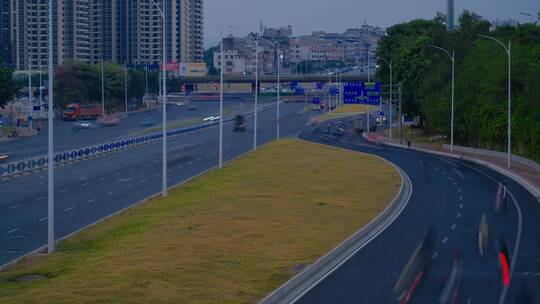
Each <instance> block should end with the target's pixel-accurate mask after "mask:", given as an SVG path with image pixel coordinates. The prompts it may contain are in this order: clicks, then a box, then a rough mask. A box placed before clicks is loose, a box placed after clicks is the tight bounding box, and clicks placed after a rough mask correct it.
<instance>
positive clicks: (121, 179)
mask: <svg viewBox="0 0 540 304" xmlns="http://www.w3.org/2000/svg"><path fill="white" fill-rule="evenodd" d="M130 180H131V178H120V179H118V181H119V182H121V183H125V182H129V181H130Z"/></svg>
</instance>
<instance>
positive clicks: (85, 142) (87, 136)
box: [0, 95, 270, 161]
mask: <svg viewBox="0 0 540 304" xmlns="http://www.w3.org/2000/svg"><path fill="white" fill-rule="evenodd" d="M252 99H253V97H251V96H249V95H246V96H239V97H235V98H228V99H227V102H226V104H225V110H226V115H234V114H239V113H245V112H249V111H253V103H252V102H250V100H252ZM268 101H270V100H269V99H268V98H266V99H263V100H262V101H261V103H263V102H268ZM218 115H219V103H217V102H194V103H192V104H190V105H186V106H184V107H178V106H176V105H173V104H171V105H168V106H167V121H168V122H169V123H174V122H178V121H187V122H189V120H190V119H192V120H193V119H196V118H205V117H209V116H218ZM161 117H162V113H161V108H158V109H155V110H150V111H143V112H131V113H130V114H129V115H127V116H126V117H125V118H124V119H122V120H121V121H120V123H119V124H118V125H117V126H111V127H99V126H98V124H95V123H94V124H93V125H94V126H95V127H96V128H92V129H84V130H78V129H77V128H75V127H74V123H73V122H70V121H63V120H61V119H56V120H55V122H54V125H55V127H54V134H55V141H54V149H55V151H66V150H71V149H75V148H79V147H83V146H89V145H94V144H96V143H100V142H106V141H108V140H112V139H115V138H125V137H127V136H129V135H130V134H134V132H137V131H141V130H142V129H145V128H150V127H155V126H158V127H159V125H160V123H161ZM144 122H146V124H147V125H143V124H144ZM42 128H43V130H42V131H41V133H40V134H39V135H37V136H33V137H27V138H18V139H15V140H12V141H8V142H3V143H2V144H1V145H0V154H7V155H8V156H9V160H10V161H15V160H21V159H27V158H31V157H36V156H41V155H45V154H47V123H44V124H42Z"/></svg>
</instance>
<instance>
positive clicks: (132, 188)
mask: <svg viewBox="0 0 540 304" xmlns="http://www.w3.org/2000/svg"><path fill="white" fill-rule="evenodd" d="M261 106H262V105H261ZM310 115H311V114H306V113H304V112H303V104H282V106H281V135H282V136H288V135H293V134H296V133H297V132H299V131H300V130H301V129H302V128H303V127H304V126H305V124H306V122H307V121H308V118H309V116H310ZM275 117H276V108H275V107H274V108H270V109H269V110H265V111H263V112H260V113H259V123H258V126H259V132H258V134H259V138H258V142H259V144H263V143H266V142H269V141H271V140H273V139H274V138H275V136H276V123H275V121H276V120H275ZM252 120H253V119H252V118H249V119H248V121H247V122H248V125H247V131H246V132H244V133H242V132H237V133H235V132H233V130H232V129H233V126H232V124H226V125H225V127H224V159H225V160H230V159H232V158H234V157H237V156H239V155H241V154H243V153H245V152H248V151H250V149H252V147H253V121H252ZM168 157H169V159H168V168H169V172H168V178H169V185H174V184H178V183H180V182H182V181H185V180H186V179H189V178H191V177H193V176H195V175H197V174H200V173H202V172H204V171H205V170H208V169H210V168H213V167H215V166H217V164H218V128H217V127H213V128H209V129H203V130H200V131H197V132H194V133H190V134H186V135H184V136H180V137H176V138H174V139H171V140H170V141H169V146H168ZM161 180H162V176H161V144H160V142H158V143H155V144H150V145H147V146H143V147H140V148H136V149H132V150H127V151H122V152H118V153H114V154H111V155H107V156H103V157H98V158H94V159H89V160H85V161H81V162H78V163H75V164H71V165H66V166H62V167H59V168H57V169H56V170H55V202H56V206H55V207H56V210H55V220H56V230H55V234H56V238H60V237H63V236H66V235H68V234H70V233H72V232H74V231H76V230H78V229H80V228H83V227H85V226H87V225H89V224H91V223H93V222H95V221H97V220H99V219H102V218H103V217H106V216H108V215H110V214H113V213H114V212H116V211H118V210H122V209H124V208H126V207H128V206H131V205H133V204H134V203H136V202H139V201H141V200H143V199H145V198H147V197H149V196H151V195H153V194H156V193H158V192H159V191H160V190H161ZM0 193H2V199H1V200H0V265H2V264H5V263H7V262H9V261H11V260H13V259H16V258H17V257H20V256H21V255H24V254H26V253H28V252H31V251H33V250H35V249H36V248H39V247H41V246H43V245H44V244H45V243H46V236H47V198H46V197H47V176H46V172H41V173H37V174H34V175H28V176H20V177H16V178H13V179H11V180H5V181H1V182H0Z"/></svg>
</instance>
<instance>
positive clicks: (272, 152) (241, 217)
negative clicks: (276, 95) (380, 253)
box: [0, 140, 400, 304]
mask: <svg viewBox="0 0 540 304" xmlns="http://www.w3.org/2000/svg"><path fill="white" fill-rule="evenodd" d="M399 185H400V178H399V175H398V173H397V172H396V171H395V170H394V168H393V167H391V166H390V165H388V164H387V163H385V162H384V161H382V160H380V159H378V158H375V157H372V156H369V155H365V154H360V153H355V152H350V151H346V150H340V149H337V148H331V147H327V146H323V145H319V144H314V143H308V142H304V141H300V140H282V141H280V142H277V143H272V144H269V145H267V146H265V147H263V148H261V149H260V150H259V151H258V152H256V153H251V154H249V155H247V156H244V157H242V158H240V159H238V160H236V161H234V162H232V163H230V164H229V165H227V166H226V167H225V168H224V169H223V170H214V171H212V172H209V173H207V174H205V175H203V176H201V177H198V178H196V179H194V180H192V181H190V182H188V183H186V184H184V185H183V186H181V187H178V188H176V189H174V190H172V191H170V194H169V197H167V198H158V199H154V200H152V201H150V202H148V203H145V204H142V205H139V206H137V207H135V208H133V209H131V210H129V211H127V212H125V213H123V214H121V215H118V216H115V217H114V218H111V219H109V220H107V221H105V222H103V223H101V224H99V225H97V226H94V227H92V228H90V229H87V230H85V231H83V232H81V233H79V234H77V235H76V236H74V237H72V238H70V239H69V240H67V241H65V242H63V243H61V244H60V245H59V250H58V252H57V253H55V254H53V255H50V256H36V257H31V258H27V259H25V260H24V261H23V262H22V263H20V264H19V265H17V266H14V267H12V268H11V269H9V270H8V271H5V272H0V303H4V304H5V303H254V302H257V301H258V300H260V299H261V298H262V297H264V296H265V295H266V294H268V293H269V292H271V291H272V290H273V289H275V288H277V287H278V286H280V285H281V284H282V283H284V282H285V281H287V280H288V279H289V278H290V277H292V276H293V275H295V274H296V273H297V272H298V271H300V270H301V269H303V267H305V265H308V264H310V263H312V262H314V261H315V260H316V259H317V258H319V257H320V256H322V255H324V254H325V253H326V252H328V251H329V250H331V249H332V248H334V247H335V246H336V245H337V244H339V243H340V242H341V241H342V240H344V239H345V238H347V237H348V236H350V235H351V234H353V233H354V232H355V231H357V230H358V229H360V228H361V227H362V226H364V225H365V224H367V223H368V222H369V221H370V220H372V219H373V218H374V217H375V216H377V215H378V214H379V213H380V212H381V211H382V210H383V209H384V208H385V207H386V206H387V204H388V202H390V201H391V200H392V198H393V197H394V196H395V194H396V193H397V191H398V189H399Z"/></svg>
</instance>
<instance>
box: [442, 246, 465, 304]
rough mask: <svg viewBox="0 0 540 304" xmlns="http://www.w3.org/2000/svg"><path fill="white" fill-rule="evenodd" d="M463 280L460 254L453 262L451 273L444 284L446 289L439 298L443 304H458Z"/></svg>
mask: <svg viewBox="0 0 540 304" xmlns="http://www.w3.org/2000/svg"><path fill="white" fill-rule="evenodd" d="M462 278H463V261H462V260H461V258H460V256H459V254H456V255H455V256H454V258H453V260H452V265H451V267H450V273H449V274H448V278H447V279H446V283H445V284H444V289H443V291H442V293H441V296H440V297H439V303H441V304H458V303H459V290H460V286H461V281H462Z"/></svg>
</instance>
